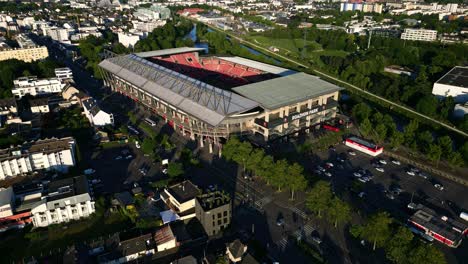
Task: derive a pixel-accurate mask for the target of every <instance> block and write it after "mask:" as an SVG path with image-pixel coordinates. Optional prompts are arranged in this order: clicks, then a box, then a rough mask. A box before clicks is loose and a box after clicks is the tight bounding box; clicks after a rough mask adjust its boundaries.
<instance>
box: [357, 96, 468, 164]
mask: <svg viewBox="0 0 468 264" xmlns="http://www.w3.org/2000/svg"><path fill="white" fill-rule="evenodd" d="M352 115H353V117H354V120H355V121H356V122H357V123H358V124H359V129H360V131H361V133H362V134H363V136H365V137H368V138H372V139H373V140H375V141H376V142H378V143H380V144H383V143H384V142H385V143H388V144H389V146H390V147H392V148H398V147H399V146H401V145H404V146H407V147H408V148H410V149H411V150H413V151H419V152H421V153H423V154H425V155H426V156H427V157H428V158H429V159H430V160H431V161H434V162H436V164H438V162H439V161H440V159H441V158H442V157H443V159H444V160H447V161H448V162H449V163H450V164H451V165H453V166H462V165H464V162H468V142H464V143H463V144H462V145H460V146H459V147H458V149H454V145H455V144H454V142H453V141H452V139H451V138H450V137H449V136H447V135H442V136H436V135H434V133H433V132H432V131H431V130H428V129H425V128H423V127H422V126H421V125H420V124H419V122H418V121H416V120H411V121H410V122H409V123H408V124H406V125H405V126H404V128H403V130H402V131H400V130H399V129H397V124H396V122H395V120H394V119H393V117H392V116H391V115H389V114H382V113H381V112H379V111H378V110H376V109H374V110H373V109H371V108H370V107H369V106H368V105H367V104H365V103H358V104H356V105H355V106H354V107H353V109H352Z"/></svg>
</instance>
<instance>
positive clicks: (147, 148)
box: [141, 137, 156, 155]
mask: <svg viewBox="0 0 468 264" xmlns="http://www.w3.org/2000/svg"><path fill="white" fill-rule="evenodd" d="M155 146H156V140H155V139H152V138H149V137H146V138H145V139H144V140H143V143H142V144H141V150H142V151H143V153H145V154H148V155H152V154H153V152H154V148H155Z"/></svg>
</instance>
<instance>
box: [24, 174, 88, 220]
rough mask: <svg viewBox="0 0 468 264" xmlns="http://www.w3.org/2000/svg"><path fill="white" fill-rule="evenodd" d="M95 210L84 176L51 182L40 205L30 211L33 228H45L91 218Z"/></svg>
mask: <svg viewBox="0 0 468 264" xmlns="http://www.w3.org/2000/svg"><path fill="white" fill-rule="evenodd" d="M95 211H96V209H95V208H94V201H93V199H92V197H91V195H90V194H89V187H88V179H87V178H86V176H84V175H81V176H76V177H73V178H67V179H63V180H56V181H52V182H50V183H49V184H48V187H47V191H46V192H45V193H44V194H43V196H42V197H41V203H40V204H39V205H37V206H35V207H34V208H33V209H32V210H31V214H32V223H33V225H34V226H35V227H45V226H48V225H51V224H59V223H64V222H68V221H71V220H78V219H80V218H86V217H89V216H91V215H92V214H93V213H94V212H95Z"/></svg>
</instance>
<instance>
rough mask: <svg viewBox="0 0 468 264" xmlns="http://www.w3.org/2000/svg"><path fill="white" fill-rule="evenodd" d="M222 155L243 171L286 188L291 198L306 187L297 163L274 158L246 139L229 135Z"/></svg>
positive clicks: (302, 171) (273, 184) (278, 186)
mask: <svg viewBox="0 0 468 264" xmlns="http://www.w3.org/2000/svg"><path fill="white" fill-rule="evenodd" d="M223 157H224V158H225V159H226V160H228V161H234V162H236V163H237V164H239V165H240V166H241V167H242V169H243V170H244V173H245V172H246V170H248V171H250V172H252V173H253V175H254V176H259V177H260V178H262V179H263V180H265V181H266V182H267V184H268V185H270V184H271V185H272V186H274V187H276V188H277V189H278V191H282V190H284V189H286V188H288V189H289V190H290V191H291V199H294V194H295V192H297V191H303V190H305V188H306V187H307V180H306V178H305V176H304V168H303V167H302V166H301V165H299V164H298V163H293V164H289V163H288V161H287V160H285V159H281V160H276V161H275V160H274V159H273V157H272V156H270V155H266V154H265V151H264V150H263V149H257V148H254V147H253V146H252V144H250V143H249V142H247V141H243V142H242V141H240V140H239V139H238V138H237V137H231V138H229V140H228V141H227V143H226V144H225V145H224V147H223Z"/></svg>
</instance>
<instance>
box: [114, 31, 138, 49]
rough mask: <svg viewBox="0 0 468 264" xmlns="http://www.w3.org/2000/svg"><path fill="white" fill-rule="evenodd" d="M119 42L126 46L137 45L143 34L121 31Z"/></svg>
mask: <svg viewBox="0 0 468 264" xmlns="http://www.w3.org/2000/svg"><path fill="white" fill-rule="evenodd" d="M118 37H119V43H120V44H122V45H124V46H125V47H126V48H131V47H135V44H136V43H137V42H138V41H140V39H142V35H138V34H132V33H124V32H119V34H118Z"/></svg>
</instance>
